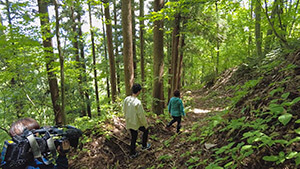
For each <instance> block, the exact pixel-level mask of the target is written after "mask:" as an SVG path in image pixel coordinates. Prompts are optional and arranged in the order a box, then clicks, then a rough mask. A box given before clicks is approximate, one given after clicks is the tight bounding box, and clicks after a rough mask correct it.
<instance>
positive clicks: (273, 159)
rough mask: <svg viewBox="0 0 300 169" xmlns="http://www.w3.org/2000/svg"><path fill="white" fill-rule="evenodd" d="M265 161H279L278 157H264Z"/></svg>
mask: <svg viewBox="0 0 300 169" xmlns="http://www.w3.org/2000/svg"><path fill="white" fill-rule="evenodd" d="M263 160H265V161H272V162H274V161H277V160H278V157H277V156H264V157H263Z"/></svg>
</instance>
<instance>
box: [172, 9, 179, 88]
mask: <svg viewBox="0 0 300 169" xmlns="http://www.w3.org/2000/svg"><path fill="white" fill-rule="evenodd" d="M179 32H180V14H179V13H177V14H176V15H175V20H174V27H173V32H172V61H171V64H172V70H171V71H172V85H171V86H172V88H171V92H172V93H173V91H175V90H177V89H178V59H179V38H180V33H179Z"/></svg>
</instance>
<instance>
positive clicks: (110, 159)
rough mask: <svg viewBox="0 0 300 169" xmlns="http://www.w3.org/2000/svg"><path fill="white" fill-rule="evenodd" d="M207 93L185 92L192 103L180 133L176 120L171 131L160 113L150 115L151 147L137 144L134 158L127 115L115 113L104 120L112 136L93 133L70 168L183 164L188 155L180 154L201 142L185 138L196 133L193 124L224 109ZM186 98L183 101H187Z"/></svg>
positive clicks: (161, 166)
mask: <svg viewBox="0 0 300 169" xmlns="http://www.w3.org/2000/svg"><path fill="white" fill-rule="evenodd" d="M201 94H202V96H201ZM208 94H209V93H205V94H204V93H203V92H201V91H194V92H187V93H186V94H185V96H184V98H185V97H186V98H187V97H188V98H190V99H191V102H192V104H190V105H189V106H186V107H185V111H186V114H187V116H186V117H184V118H183V120H182V132H181V133H180V134H177V133H176V123H175V124H173V126H172V128H171V131H168V130H166V129H165V125H166V123H167V122H168V121H166V120H165V119H160V118H159V117H158V118H157V119H153V118H149V122H150V124H151V127H150V133H149V142H150V143H151V148H150V150H147V151H142V150H141V145H140V144H139V145H138V146H137V151H138V152H139V156H138V157H137V158H135V159H130V158H129V157H128V153H129V144H130V133H129V132H127V131H126V129H125V125H124V124H125V122H124V119H121V118H118V117H115V119H114V120H113V121H112V122H108V123H106V124H105V128H106V129H109V131H110V137H109V138H107V137H104V136H103V135H99V136H97V135H90V137H92V142H90V143H87V144H85V145H83V146H82V148H81V151H80V153H79V154H78V153H76V152H73V153H72V156H74V154H77V155H75V158H74V159H70V168H71V169H105V168H121V169H125V168H126V169H127V168H130V169H131V168H132V169H137V168H149V167H151V166H154V165H156V167H155V168H157V167H160V168H172V167H175V166H176V167H178V166H184V165H185V164H184V162H185V160H186V159H184V158H180V156H181V155H182V154H183V153H185V152H186V151H188V150H191V149H193V146H198V145H193V144H187V140H186V139H187V138H188V136H191V135H192V134H193V130H192V127H193V125H194V124H195V123H199V121H201V120H203V119H204V118H205V116H207V115H208V114H211V113H212V112H214V111H216V110H220V109H222V107H221V106H220V105H218V104H217V102H213V101H211V100H209V99H206V98H205V97H206V96H207V95H208ZM184 98H183V101H184V102H185V100H184ZM220 103H221V102H220ZM212 105H213V106H212ZM102 127H104V126H102ZM100 128H101V126H100ZM95 130H97V129H95ZM140 138H141V132H139V136H138V142H140ZM183 168H186V167H183Z"/></svg>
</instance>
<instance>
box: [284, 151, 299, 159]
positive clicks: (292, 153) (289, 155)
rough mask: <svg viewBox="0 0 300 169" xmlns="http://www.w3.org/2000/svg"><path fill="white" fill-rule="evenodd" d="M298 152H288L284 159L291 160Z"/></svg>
mask: <svg viewBox="0 0 300 169" xmlns="http://www.w3.org/2000/svg"><path fill="white" fill-rule="evenodd" d="M297 154H298V152H295V151H294V152H290V153H289V154H288V155H287V156H286V159H288V160H289V159H292V158H295V157H296V156H297Z"/></svg>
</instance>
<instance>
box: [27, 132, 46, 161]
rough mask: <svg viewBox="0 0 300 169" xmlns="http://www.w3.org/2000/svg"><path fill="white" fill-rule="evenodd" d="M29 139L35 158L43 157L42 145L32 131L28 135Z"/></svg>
mask: <svg viewBox="0 0 300 169" xmlns="http://www.w3.org/2000/svg"><path fill="white" fill-rule="evenodd" d="M26 138H27V140H28V141H29V144H30V147H31V151H32V153H33V157H34V158H40V157H42V153H41V150H40V146H39V145H38V143H37V141H36V139H35V137H34V135H33V134H32V133H31V132H30V134H29V135H28V136H27V137H26Z"/></svg>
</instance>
